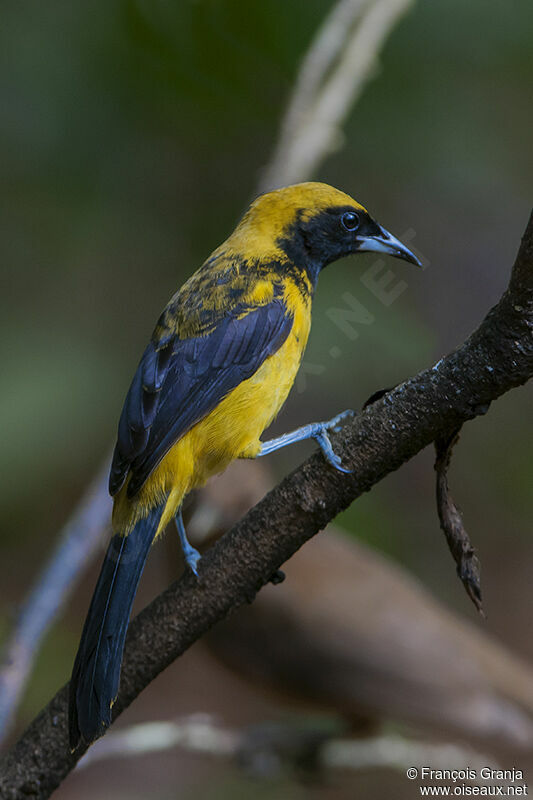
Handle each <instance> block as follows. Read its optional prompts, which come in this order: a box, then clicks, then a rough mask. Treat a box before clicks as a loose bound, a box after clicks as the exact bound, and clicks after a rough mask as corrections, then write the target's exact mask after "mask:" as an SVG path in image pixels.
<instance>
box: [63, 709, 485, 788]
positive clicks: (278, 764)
mask: <svg viewBox="0 0 533 800" xmlns="http://www.w3.org/2000/svg"><path fill="white" fill-rule="evenodd" d="M330 727H331V726H330ZM338 727H339V726H338V725H336V726H335V727H334V728H333V729H332V730H327V729H326V728H325V726H321V727H317V728H316V730H315V729H313V728H312V727H310V726H309V723H308V722H307V723H306V724H305V726H301V725H297V724H295V723H294V722H292V723H284V724H283V723H264V724H262V725H254V726H253V727H245V728H241V729H239V730H234V729H228V728H225V727H223V726H221V725H219V724H218V723H217V721H216V719H214V718H213V716H212V715H209V714H193V715H191V716H188V717H184V718H180V719H176V720H161V721H158V722H146V723H141V724H139V725H132V726H130V727H128V728H125V729H123V730H121V731H117V732H116V733H110V734H108V736H107V737H106V740H105V743H104V742H103V741H101V742H97V743H96V744H95V745H94V747H92V748H91V750H90V751H89V752H88V753H86V755H85V756H84V757H83V758H82V759H81V761H80V762H79V765H78V769H79V768H86V767H90V766H92V765H93V764H95V763H98V762H99V761H102V760H106V759H109V758H126V759H127V758H136V757H137V756H139V755H147V754H148V753H161V752H164V751H167V750H174V749H176V748H179V749H181V750H184V751H186V752H191V753H199V754H202V755H205V756H210V757H212V758H218V759H224V760H232V761H236V762H237V763H238V764H239V765H241V766H245V767H246V768H247V769H248V771H250V772H252V773H257V772H260V774H261V776H262V777H264V776H265V764H267V765H268V777H269V778H274V777H278V774H279V773H280V772H282V771H286V768H287V767H288V768H289V769H291V770H292V771H295V770H296V771H298V770H299V769H300V768H301V766H302V764H305V765H306V766H307V767H308V768H310V769H313V768H314V769H315V770H321V769H329V770H335V769H344V770H346V769H348V770H353V771H358V770H362V769H376V768H380V769H383V768H385V769H393V770H399V771H402V772H404V771H405V770H406V768H409V767H410V768H413V767H416V768H421V767H423V766H427V765H428V764H431V767H432V769H442V770H444V769H457V770H460V769H465V766H467V765H468V767H470V768H471V769H474V770H476V772H478V773H479V771H480V770H481V769H482V768H487V767H492V768H493V769H495V768H496V767H497V764H496V763H495V761H494V759H493V758H492V757H490V756H487V755H484V754H482V753H480V752H478V751H476V750H472V749H471V748H469V747H464V746H458V745H455V744H449V743H427V742H420V741H417V740H416V739H407V738H404V737H400V736H390V735H381V736H372V737H368V738H358V739H350V738H339V735H338V730H337V729H338Z"/></svg>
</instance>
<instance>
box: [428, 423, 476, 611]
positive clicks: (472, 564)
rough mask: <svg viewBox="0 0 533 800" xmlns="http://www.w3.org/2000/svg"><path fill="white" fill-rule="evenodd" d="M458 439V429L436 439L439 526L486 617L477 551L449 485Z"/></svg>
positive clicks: (459, 573)
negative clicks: (452, 458)
mask: <svg viewBox="0 0 533 800" xmlns="http://www.w3.org/2000/svg"><path fill="white" fill-rule="evenodd" d="M458 439H459V430H455V431H452V432H451V433H450V434H448V435H447V436H445V437H443V438H441V439H437V440H436V441H435V453H436V460H435V471H436V473H437V482H436V489H437V492H436V493H437V511H438V514H439V520H440V526H441V528H442V530H443V531H444V535H445V536H446V541H447V542H448V547H449V548H450V552H451V554H452V556H453V558H454V561H455V563H456V564H457V574H458V575H459V578H460V579H461V582H462V584H463V586H464V587H465V590H466V593H467V595H468V596H469V598H470V599H471V600H472V602H473V604H474V605H475V607H476V608H477V610H478V611H479V613H480V614H481V616H482V617H484V616H485V613H484V611H483V603H482V600H481V578H480V565H479V559H478V557H477V555H476V551H475V550H474V548H473V547H472V544H471V542H470V537H469V536H468V533H467V531H466V528H465V526H464V524H463V518H462V516H461V513H460V511H459V509H458V508H457V506H456V505H455V503H454V501H453V498H452V496H451V495H450V490H449V487H448V469H449V466H450V460H451V457H452V450H453V448H454V446H455V445H456V444H457V441H458Z"/></svg>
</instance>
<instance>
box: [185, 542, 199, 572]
mask: <svg viewBox="0 0 533 800" xmlns="http://www.w3.org/2000/svg"><path fill="white" fill-rule="evenodd" d="M183 557H184V559H185V563H186V564H187V566H188V567H189V569H190V570H191V572H193V573H194V574H195V575H196V577H198V564H199V562H200V561H201V558H202V556H201V555H200V553H199V552H198V550H196V548H195V547H193V546H192V545H189V547H188V548H187V550H185V548H183Z"/></svg>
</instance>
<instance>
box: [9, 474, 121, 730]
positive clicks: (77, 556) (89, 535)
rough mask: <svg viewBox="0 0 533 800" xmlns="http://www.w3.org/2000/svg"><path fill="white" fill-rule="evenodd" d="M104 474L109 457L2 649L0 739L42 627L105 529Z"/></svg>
mask: <svg viewBox="0 0 533 800" xmlns="http://www.w3.org/2000/svg"><path fill="white" fill-rule="evenodd" d="M108 473H109V459H106V461H105V465H104V467H103V468H102V469H100V471H99V472H98V474H97V476H96V477H95V479H94V480H93V482H92V483H91V485H90V486H89V488H88V490H87V491H86V492H85V494H84V495H83V497H82V499H81V501H80V504H79V505H78V507H77V509H76V511H75V513H74V515H73V516H72V517H71V518H70V519H69V521H68V522H67V523H66V525H65V527H64V528H63V529H62V531H61V532H60V534H59V542H58V545H57V546H56V549H55V550H54V552H53V553H52V555H51V557H50V559H49V560H48V562H47V564H46V565H45V567H44V569H43V571H42V572H41V574H40V576H39V578H38V580H37V583H36V584H35V586H34V587H33V589H32V591H31V592H30V594H29V595H28V597H27V599H26V601H25V603H24V605H23V607H22V609H21V611H20V614H19V615H18V618H17V620H16V622H15V625H14V627H13V630H12V632H11V634H10V635H9V637H8V639H7V641H6V642H5V644H4V646H3V648H2V663H1V665H0V741H1V739H2V737H3V736H5V735H6V733H7V731H8V729H9V725H10V723H11V720H12V719H13V715H14V713H15V711H16V708H17V705H18V703H19V700H20V697H21V695H22V692H23V690H24V687H25V686H26V681H27V679H28V676H29V674H30V672H31V669H32V666H33V662H34V660H35V657H36V655H37V653H38V651H39V648H40V645H41V642H42V640H43V638H44V636H45V634H46V632H47V630H48V629H49V627H50V625H51V624H52V622H53V621H54V619H55V618H56V616H57V614H58V613H59V611H60V610H61V608H62V606H63V604H64V602H65V599H66V598H67V597H68V595H69V594H70V592H71V591H72V589H73V587H74V584H75V583H76V581H77V579H78V577H79V575H80V573H81V571H82V570H83V569H84V567H85V566H86V565H87V564H88V562H89V561H90V560H91V559H92V558H93V556H94V554H95V553H96V551H97V550H98V547H99V545H100V542H101V541H102V539H103V536H104V534H105V533H106V532H107V529H108V528H109V524H110V515H111V499H110V497H109V494H108V491H107V475H108Z"/></svg>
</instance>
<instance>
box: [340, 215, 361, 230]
mask: <svg viewBox="0 0 533 800" xmlns="http://www.w3.org/2000/svg"><path fill="white" fill-rule="evenodd" d="M341 222H342V226H343V228H346V230H347V231H354V230H355V229H356V228H358V227H359V217H358V216H357V214H356V213H355V212H354V211H346V212H345V213H344V214H343V215H342V217H341Z"/></svg>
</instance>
